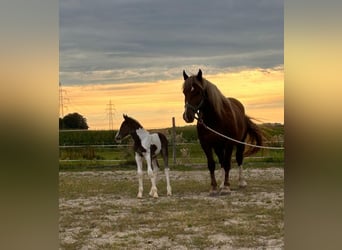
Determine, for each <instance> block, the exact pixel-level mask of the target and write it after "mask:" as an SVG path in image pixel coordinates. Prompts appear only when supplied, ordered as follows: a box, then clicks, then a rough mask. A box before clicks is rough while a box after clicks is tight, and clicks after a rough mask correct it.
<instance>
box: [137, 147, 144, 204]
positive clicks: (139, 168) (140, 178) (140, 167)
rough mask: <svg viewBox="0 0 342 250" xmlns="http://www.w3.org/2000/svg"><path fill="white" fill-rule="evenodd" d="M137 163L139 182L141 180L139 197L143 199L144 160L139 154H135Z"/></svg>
mask: <svg viewBox="0 0 342 250" xmlns="http://www.w3.org/2000/svg"><path fill="white" fill-rule="evenodd" d="M135 161H136V163H137V174H138V180H139V189H138V195H137V197H138V198H139V199H140V198H142V194H143V190H144V187H143V170H142V167H143V158H142V156H140V155H139V154H138V153H135Z"/></svg>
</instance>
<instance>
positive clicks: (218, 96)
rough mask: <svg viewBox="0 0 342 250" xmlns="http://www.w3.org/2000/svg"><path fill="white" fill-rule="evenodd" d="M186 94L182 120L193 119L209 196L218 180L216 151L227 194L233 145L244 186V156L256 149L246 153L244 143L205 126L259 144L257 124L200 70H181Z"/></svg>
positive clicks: (239, 103) (241, 184)
mask: <svg viewBox="0 0 342 250" xmlns="http://www.w3.org/2000/svg"><path fill="white" fill-rule="evenodd" d="M183 77H184V84H183V94H184V96H185V111H184V114H183V119H184V120H185V122H187V123H191V122H193V121H194V119H195V118H196V119H197V120H198V122H197V134H198V138H199V141H200V144H201V147H202V149H203V151H204V153H205V155H206V157H207V163H208V169H209V171H210V177H211V191H210V194H211V195H215V194H217V192H218V190H217V182H216V179H215V161H214V158H213V150H214V151H215V153H216V155H217V157H218V159H219V162H220V165H221V169H222V182H221V185H220V193H221V194H227V193H230V183H229V171H230V168H231V158H232V153H233V147H234V146H235V147H236V161H237V164H238V166H239V186H240V187H245V186H247V183H246V181H245V180H244V179H243V176H242V163H243V157H244V156H248V155H251V154H253V153H256V152H257V151H258V150H259V148H255V147H250V148H249V149H248V150H247V151H246V152H245V145H244V144H242V143H237V142H234V141H231V140H228V139H227V138H224V137H222V136H220V135H217V134H216V133H213V132H212V131H210V130H208V128H207V127H210V128H211V129H213V130H215V131H217V132H218V133H221V134H223V135H225V136H228V137H231V138H233V139H235V140H238V141H241V142H244V141H248V142H249V143H253V144H256V145H259V146H261V145H262V133H261V130H260V129H259V128H258V126H257V125H256V124H255V123H254V122H252V121H251V118H249V117H248V116H247V115H246V114H245V109H244V106H243V105H242V104H241V102H239V101H238V100H236V99H234V98H227V97H225V96H224V95H223V94H222V93H221V91H220V90H219V89H218V88H217V87H216V86H215V85H214V84H213V83H211V82H209V81H208V80H206V79H205V78H203V77H202V71H201V70H199V71H198V74H197V75H192V76H190V77H189V76H188V75H187V74H186V73H185V71H183Z"/></svg>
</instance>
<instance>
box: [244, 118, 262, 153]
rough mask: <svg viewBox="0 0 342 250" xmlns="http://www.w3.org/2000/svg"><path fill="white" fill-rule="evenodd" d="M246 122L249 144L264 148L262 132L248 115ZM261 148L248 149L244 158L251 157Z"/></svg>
mask: <svg viewBox="0 0 342 250" xmlns="http://www.w3.org/2000/svg"><path fill="white" fill-rule="evenodd" d="M246 122H247V135H248V138H247V141H248V143H249V144H253V145H257V146H262V144H263V139H262V131H261V129H260V128H259V127H258V125H256V124H255V123H254V122H253V121H252V119H251V118H250V117H248V116H247V115H246ZM259 150H260V148H257V147H248V149H247V151H245V152H244V156H249V155H252V154H255V153H256V152H258V151H259Z"/></svg>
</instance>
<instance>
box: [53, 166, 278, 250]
mask: <svg viewBox="0 0 342 250" xmlns="http://www.w3.org/2000/svg"><path fill="white" fill-rule="evenodd" d="M274 171H275V170H274V169H272V168H265V169H250V170H248V171H246V173H245V174H246V178H247V181H248V183H249V186H248V187H247V188H246V189H239V188H238V187H237V180H236V179H237V174H236V171H235V172H234V171H233V172H232V181H231V183H232V184H231V185H232V190H233V191H232V193H231V194H230V195H227V196H217V197H209V196H208V191H209V188H210V187H209V186H210V181H209V175H208V173H207V171H190V172H189V171H185V172H184V171H173V172H171V185H172V188H173V194H174V195H173V196H172V197H166V187H165V181H164V179H163V176H161V177H160V179H159V182H158V188H159V195H160V198H159V199H153V198H149V197H148V195H147V193H148V191H149V188H150V182H149V180H148V178H147V176H146V175H145V179H144V197H143V199H141V200H139V199H136V198H135V197H136V194H137V187H138V182H137V179H136V174H135V171H108V172H101V171H99V172H86V173H82V172H76V173H75V172H63V173H61V175H60V184H59V185H60V186H59V188H60V189H59V191H60V239H61V248H62V249H81V248H82V247H83V246H88V247H89V248H96V249H122V248H124V249H146V248H148V249H167V248H171V247H174V248H184V247H185V248H190V249H204V248H212V247H214V246H215V247H223V248H224V247H230V248H239V247H248V248H265V247H269V245H268V241H269V240H276V241H277V242H278V245H277V246H278V247H279V246H280V247H283V237H284V226H283V225H284V224H283V219H284V218H283V217H284V214H283V213H284V202H283V191H284V189H283V176H282V170H281V169H278V170H276V173H278V174H274ZM161 175H162V174H161Z"/></svg>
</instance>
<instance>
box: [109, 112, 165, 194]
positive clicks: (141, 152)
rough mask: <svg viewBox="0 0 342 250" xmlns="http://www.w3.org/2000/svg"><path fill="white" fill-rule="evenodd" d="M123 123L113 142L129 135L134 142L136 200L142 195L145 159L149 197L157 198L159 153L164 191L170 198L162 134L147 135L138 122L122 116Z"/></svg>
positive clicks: (163, 136)
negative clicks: (159, 155) (162, 163)
mask: <svg viewBox="0 0 342 250" xmlns="http://www.w3.org/2000/svg"><path fill="white" fill-rule="evenodd" d="M123 118H124V121H123V122H122V124H121V126H120V129H119V131H118V132H117V134H116V136H115V140H117V141H118V140H121V139H123V138H125V137H126V136H128V135H130V136H131V137H132V138H133V140H134V151H135V161H136V163H137V172H138V178H139V191H138V195H137V197H138V198H142V194H143V159H144V158H145V160H146V163H147V173H148V176H149V177H150V178H151V184H152V186H151V190H150V193H149V194H150V196H152V197H154V198H158V190H157V185H156V182H157V173H158V169H159V164H158V161H157V156H158V154H159V153H161V155H162V156H163V160H164V171H165V176H166V185H167V186H166V189H167V195H168V196H171V195H172V191H171V185H170V176H169V171H170V170H169V165H168V141H167V138H166V137H165V135H163V134H162V133H152V134H151V133H149V132H148V131H147V130H145V129H144V128H143V127H142V126H141V125H140V123H139V122H138V121H136V120H135V119H133V118H131V117H128V116H127V115H123Z"/></svg>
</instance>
